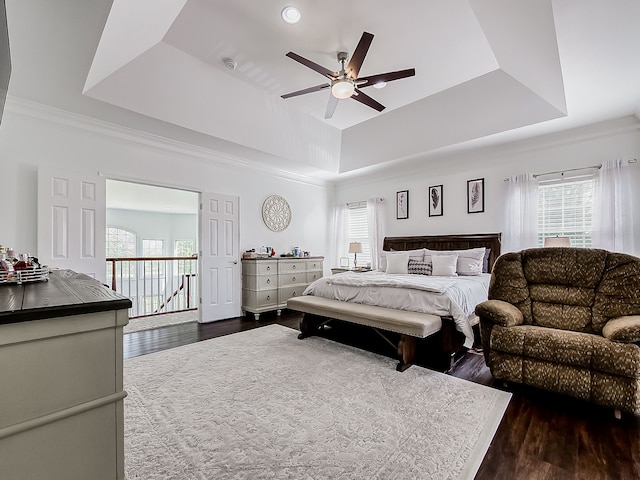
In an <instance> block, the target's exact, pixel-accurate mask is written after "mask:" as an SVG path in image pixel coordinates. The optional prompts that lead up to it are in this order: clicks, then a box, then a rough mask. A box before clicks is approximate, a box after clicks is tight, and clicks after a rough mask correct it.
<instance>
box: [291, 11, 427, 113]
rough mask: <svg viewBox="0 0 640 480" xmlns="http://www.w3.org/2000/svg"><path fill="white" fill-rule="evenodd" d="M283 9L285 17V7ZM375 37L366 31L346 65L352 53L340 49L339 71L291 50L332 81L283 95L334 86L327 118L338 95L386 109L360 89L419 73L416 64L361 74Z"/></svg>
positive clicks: (295, 95)
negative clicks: (415, 67)
mask: <svg viewBox="0 0 640 480" xmlns="http://www.w3.org/2000/svg"><path fill="white" fill-rule="evenodd" d="M282 13H283V18H284V10H283V12H282ZM372 41H373V34H371V33H368V32H364V33H363V34H362V37H360V41H359V42H358V45H357V46H356V49H355V50H354V52H353V55H351V59H349V63H348V64H347V65H346V67H345V62H346V61H347V58H348V54H347V53H346V52H338V62H340V64H341V68H340V71H339V72H334V71H331V70H329V69H328V68H325V67H323V66H322V65H318V64H317V63H315V62H312V61H311V60H308V59H306V58H304V57H302V56H300V55H298V54H297V53H293V52H289V53H287V55H286V56H287V57H289V58H291V59H292V60H295V61H296V62H299V63H301V64H302V65H304V66H305V67H308V68H310V69H311V70H314V71H315V72H318V73H319V74H320V75H322V76H324V77H326V78H328V79H329V80H330V83H324V84H321V85H316V86H315V87H309V88H305V89H303V90H297V91H295V92H291V93H287V94H285V95H282V98H291V97H297V96H299V95H304V94H306V93H313V92H318V91H320V90H324V89H326V88H328V87H331V94H330V95H329V102H328V103H327V110H326V112H325V116H324V118H325V119H326V118H331V117H332V116H333V112H334V111H335V108H336V106H337V102H338V99H340V100H342V99H346V98H352V99H354V100H356V101H357V102H360V103H362V104H364V105H366V106H368V107H371V108H373V109H374V110H377V111H378V112H381V111H383V110H384V109H385V106H384V105H382V104H381V103H379V102H378V101H376V100H374V99H373V98H371V97H370V96H368V95H366V94H365V93H363V92H362V91H361V90H360V89H362V88H365V87H370V86H374V87H376V88H383V87H384V86H385V85H386V84H387V83H388V82H391V81H393V80H400V79H402V78H407V77H413V76H414V75H415V74H416V70H415V69H414V68H409V69H406V70H399V71H397V72H387V73H380V74H378V75H371V76H369V77H361V78H359V77H358V74H359V73H360V67H362V63H363V62H364V58H365V56H366V55H367V52H368V51H369V46H370V45H371V42H372Z"/></svg>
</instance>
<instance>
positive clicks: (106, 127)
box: [5, 95, 333, 187]
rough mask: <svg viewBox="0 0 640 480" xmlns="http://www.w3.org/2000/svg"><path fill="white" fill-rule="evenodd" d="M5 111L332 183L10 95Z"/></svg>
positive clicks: (225, 163)
mask: <svg viewBox="0 0 640 480" xmlns="http://www.w3.org/2000/svg"><path fill="white" fill-rule="evenodd" d="M5 108H6V110H8V111H10V112H11V113H16V114H19V115H24V116H27V117H31V118H36V119H39V120H43V121H46V122H51V123H56V124H59V125H64V126H67V127H71V128H75V129H78V130H83V131H86V132H91V133H95V134H98V135H103V136H107V137H111V138H114V139H118V140H124V141H126V142H131V143H135V144H138V145H144V146H146V147H151V148H157V149H160V150H164V151H169V152H173V153H178V154H182V155H187V156H190V157H193V158H196V159H199V160H204V161H208V162H211V161H214V162H216V164H218V165H220V166H226V167H229V168H234V169H238V168H242V169H247V168H249V169H252V170H255V172H256V174H264V173H268V174H269V175H270V176H273V177H276V178H279V179H283V180H287V181H293V182H296V183H302V184H307V185H313V186H318V187H328V186H330V185H331V184H332V183H333V182H331V181H328V180H325V179H318V178H314V177H310V176H307V175H302V174H299V173H295V172H291V171H288V170H284V169H281V168H274V167H271V166H265V165H263V164H261V163H259V162H254V161H251V160H247V159H244V158H242V157H238V156H235V155H231V154H228V153H224V152H220V151H217V150H214V149H211V148H207V147H202V146H199V145H193V144H191V143H187V142H182V141H180V140H175V139H172V138H168V137H164V136H161V135H156V134H153V133H149V132H144V131H141V130H136V129H133V128H129V127H124V126H122V125H118V124H115V123H111V122H107V121H104V120H98V119H96V118H93V117H88V116H86V115H81V114H78V113H74V112H69V111H67V110H62V109H59V108H56V107H52V106H50V105H44V104H41V103H38V102H33V101H31V100H26V99H23V98H18V97H13V96H11V95H9V96H7V102H6V104H5Z"/></svg>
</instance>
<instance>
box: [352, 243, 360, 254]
mask: <svg viewBox="0 0 640 480" xmlns="http://www.w3.org/2000/svg"><path fill="white" fill-rule="evenodd" d="M349 253H362V244H361V243H360V242H351V243H350V244H349Z"/></svg>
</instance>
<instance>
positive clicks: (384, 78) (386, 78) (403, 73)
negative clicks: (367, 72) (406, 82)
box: [357, 68, 416, 88]
mask: <svg viewBox="0 0 640 480" xmlns="http://www.w3.org/2000/svg"><path fill="white" fill-rule="evenodd" d="M415 74H416V69H415V68H409V69H407V70H398V71H397V72H387V73H380V74H378V75H371V76H369V77H362V78H359V79H358V81H357V84H358V88H364V87H370V86H372V85H375V84H376V83H381V82H391V81H393V80H400V79H401V78H407V77H413V76H414V75H415Z"/></svg>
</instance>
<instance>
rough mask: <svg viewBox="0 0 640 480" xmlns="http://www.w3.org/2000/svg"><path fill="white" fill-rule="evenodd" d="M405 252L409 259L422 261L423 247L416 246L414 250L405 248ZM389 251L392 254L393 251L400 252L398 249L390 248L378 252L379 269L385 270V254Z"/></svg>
mask: <svg viewBox="0 0 640 480" xmlns="http://www.w3.org/2000/svg"><path fill="white" fill-rule="evenodd" d="M406 252H407V253H408V254H409V258H410V259H411V260H416V261H418V262H423V261H424V252H425V249H424V248H418V249H416V250H406ZM390 253H391V254H393V253H401V252H400V251H398V250H391V251H390V252H389V251H387V250H383V251H382V253H381V254H380V270H383V271H385V270H386V269H387V255H388V254H390Z"/></svg>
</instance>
